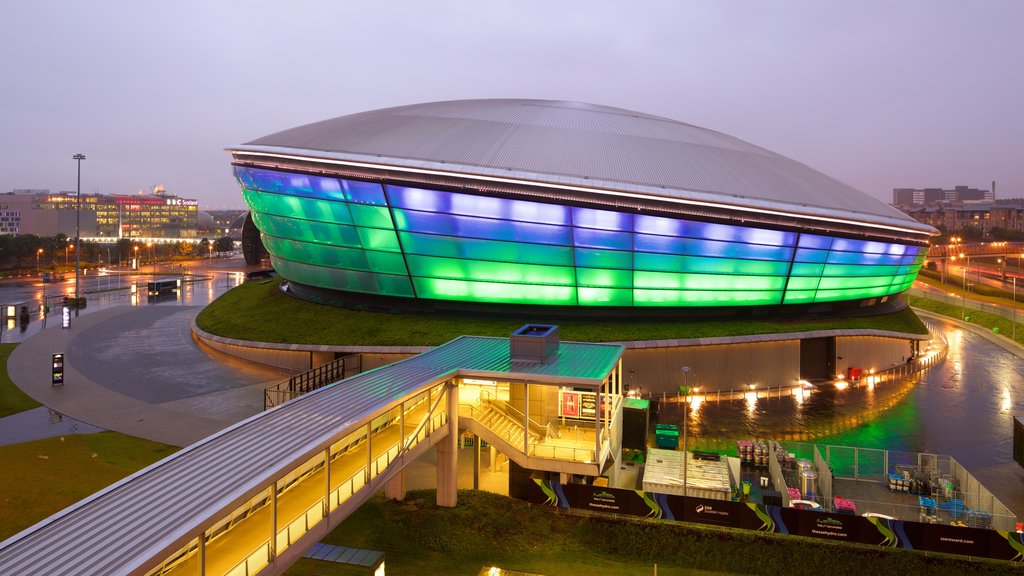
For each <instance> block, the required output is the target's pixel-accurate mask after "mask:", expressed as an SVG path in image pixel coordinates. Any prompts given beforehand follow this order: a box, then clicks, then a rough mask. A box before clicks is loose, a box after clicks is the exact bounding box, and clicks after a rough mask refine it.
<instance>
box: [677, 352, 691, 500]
mask: <svg viewBox="0 0 1024 576" xmlns="http://www.w3.org/2000/svg"><path fill="white" fill-rule="evenodd" d="M689 375H690V367H689V366H683V385H682V386H680V388H679V393H680V394H681V395H682V396H683V496H689V494H688V492H689V490H688V489H687V488H688V482H687V478H686V473H687V470H686V460H687V441H686V413H687V412H689V411H690V403H689V402H687V401H686V398H687V397H688V396H689V395H690V387H689V386H687V381H686V380H687V376H689Z"/></svg>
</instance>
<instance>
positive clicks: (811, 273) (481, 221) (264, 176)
mask: <svg viewBox="0 0 1024 576" xmlns="http://www.w3.org/2000/svg"><path fill="white" fill-rule="evenodd" d="M235 175H236V177H237V179H238V181H239V183H240V184H241V186H242V188H243V196H244V198H245V201H246V203H247V204H248V206H249V208H250V210H251V211H252V216H253V220H254V222H255V223H256V225H257V227H258V228H259V229H260V231H261V233H262V237H263V241H264V244H265V246H266V248H267V250H268V252H269V253H270V255H271V260H272V262H273V264H274V267H275V269H276V270H277V271H278V272H279V273H280V274H281V276H283V277H285V278H287V279H289V280H291V281H294V282H297V283H300V284H306V285H309V286H316V287H320V288H326V289H333V290H342V291H351V292H360V293H368V294H377V295H385V296H398V297H407V298H421V299H433V300H449V301H465V302H486V303H510V304H534V305H536V304H547V305H558V306H616V307H652V306H676V307H723V306H766V305H779V304H814V303H825V302H838V301H850V300H864V299H871V298H881V297H885V296H889V295H893V294H897V293H900V292H902V291H904V290H906V289H907V288H909V287H910V285H911V283H912V282H913V280H914V278H915V276H916V275H917V272H918V270H919V269H920V267H921V263H922V261H923V259H924V256H925V252H926V251H925V249H923V248H921V247H919V246H915V245H910V244H899V243H893V242H885V241H871V240H857V239H850V238H838V237H831V236H826V235H821V234H810V233H803V232H799V231H785V230H772V229H767V228H757V227H751V226H743V225H731V224H720V223H709V222H700V221H696V220H687V219H679V218H667V217H662V216H654V215H649V214H640V213H630V212H625V211H615V210H601V209H594V208H585V207H578V206H567V205H561V204H556V203H542V202H532V201H525V200H513V199H505V198H495V197H488V196H480V195H475V194H473V193H470V192H449V191H441V190H430V189H424V188H411V187H406V186H400V185H391V184H388V185H382V184H380V183H373V182H363V181H357V180H351V179H341V178H332V177H323V176H313V175H306V174H300V173H293V172H284V171H277V170H268V169H262V168H250V167H244V166H236V167H235Z"/></svg>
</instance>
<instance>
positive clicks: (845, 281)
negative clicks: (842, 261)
mask: <svg viewBox="0 0 1024 576" xmlns="http://www.w3.org/2000/svg"><path fill="white" fill-rule="evenodd" d="M890 285H892V276H868V277H863V276H861V277H856V278H829V277H822V279H821V282H820V283H819V284H818V290H836V289H844V288H862V287H863V288H867V287H872V286H886V287H888V286H890Z"/></svg>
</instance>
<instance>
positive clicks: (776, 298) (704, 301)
mask: <svg viewBox="0 0 1024 576" xmlns="http://www.w3.org/2000/svg"><path fill="white" fill-rule="evenodd" d="M633 298H634V301H635V303H636V305H637V306H758V305H767V304H778V303H779V302H781V301H782V292H770V291H761V290H757V291H755V290H749V291H748V290H744V291H740V292H730V291H724V290H716V291H697V290H634V291H633Z"/></svg>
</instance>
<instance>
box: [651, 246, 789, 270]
mask: <svg viewBox="0 0 1024 576" xmlns="http://www.w3.org/2000/svg"><path fill="white" fill-rule="evenodd" d="M635 259H636V264H635V266H636V269H637V270H652V271H662V272H698V273H705V274H751V275H773V276H779V275H782V276H784V275H785V274H786V273H787V272H788V270H789V262H772V261H769V260H741V259H738V258H704V257H701V256H675V255H672V254H648V253H645V252H637V253H636V256H635Z"/></svg>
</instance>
